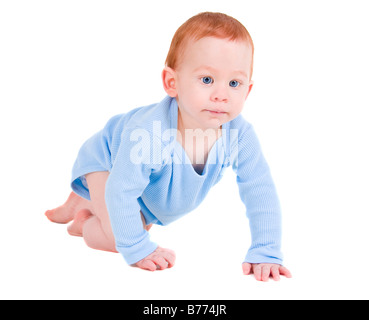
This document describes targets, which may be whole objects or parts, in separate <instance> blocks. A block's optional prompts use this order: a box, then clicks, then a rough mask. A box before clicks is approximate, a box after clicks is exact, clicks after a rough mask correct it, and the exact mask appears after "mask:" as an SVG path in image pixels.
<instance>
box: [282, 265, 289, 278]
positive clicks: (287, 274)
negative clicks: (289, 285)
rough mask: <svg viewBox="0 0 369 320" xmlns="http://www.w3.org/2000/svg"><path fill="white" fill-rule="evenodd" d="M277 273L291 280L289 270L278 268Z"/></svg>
mask: <svg viewBox="0 0 369 320" xmlns="http://www.w3.org/2000/svg"><path fill="white" fill-rule="evenodd" d="M279 273H280V274H281V275H284V276H285V277H286V278H292V274H291V272H290V270H288V269H287V268H286V267H282V266H281V267H280V268H279Z"/></svg>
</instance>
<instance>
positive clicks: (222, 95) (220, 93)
mask: <svg viewBox="0 0 369 320" xmlns="http://www.w3.org/2000/svg"><path fill="white" fill-rule="evenodd" d="M210 99H211V101H214V102H228V99H229V97H228V93H227V90H226V89H225V88H222V87H221V86H218V87H216V88H214V91H213V92H212V94H211V97H210Z"/></svg>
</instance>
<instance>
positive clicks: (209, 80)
mask: <svg viewBox="0 0 369 320" xmlns="http://www.w3.org/2000/svg"><path fill="white" fill-rule="evenodd" d="M201 81H202V82H203V83H205V84H211V83H213V82H214V80H213V78H211V77H202V78H201Z"/></svg>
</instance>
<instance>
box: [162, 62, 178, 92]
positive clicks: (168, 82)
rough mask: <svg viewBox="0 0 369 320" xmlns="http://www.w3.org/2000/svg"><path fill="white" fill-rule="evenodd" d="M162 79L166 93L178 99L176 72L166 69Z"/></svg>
mask: <svg viewBox="0 0 369 320" xmlns="http://www.w3.org/2000/svg"><path fill="white" fill-rule="evenodd" d="M161 78H162V80H163V86H164V90H165V92H166V93H167V94H168V95H169V96H171V97H172V98H176V97H177V95H178V94H177V88H176V81H175V71H174V70H173V69H172V68H169V67H165V68H164V70H163V72H162V74H161Z"/></svg>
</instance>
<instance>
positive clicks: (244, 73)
mask: <svg viewBox="0 0 369 320" xmlns="http://www.w3.org/2000/svg"><path fill="white" fill-rule="evenodd" d="M201 70H207V71H210V72H213V73H216V72H217V71H218V70H217V69H216V68H213V67H211V66H205V65H204V66H200V67H198V68H196V69H195V70H194V72H199V71H201ZM232 74H240V75H242V76H244V77H245V78H248V76H247V73H246V72H245V71H243V70H235V71H232Z"/></svg>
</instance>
